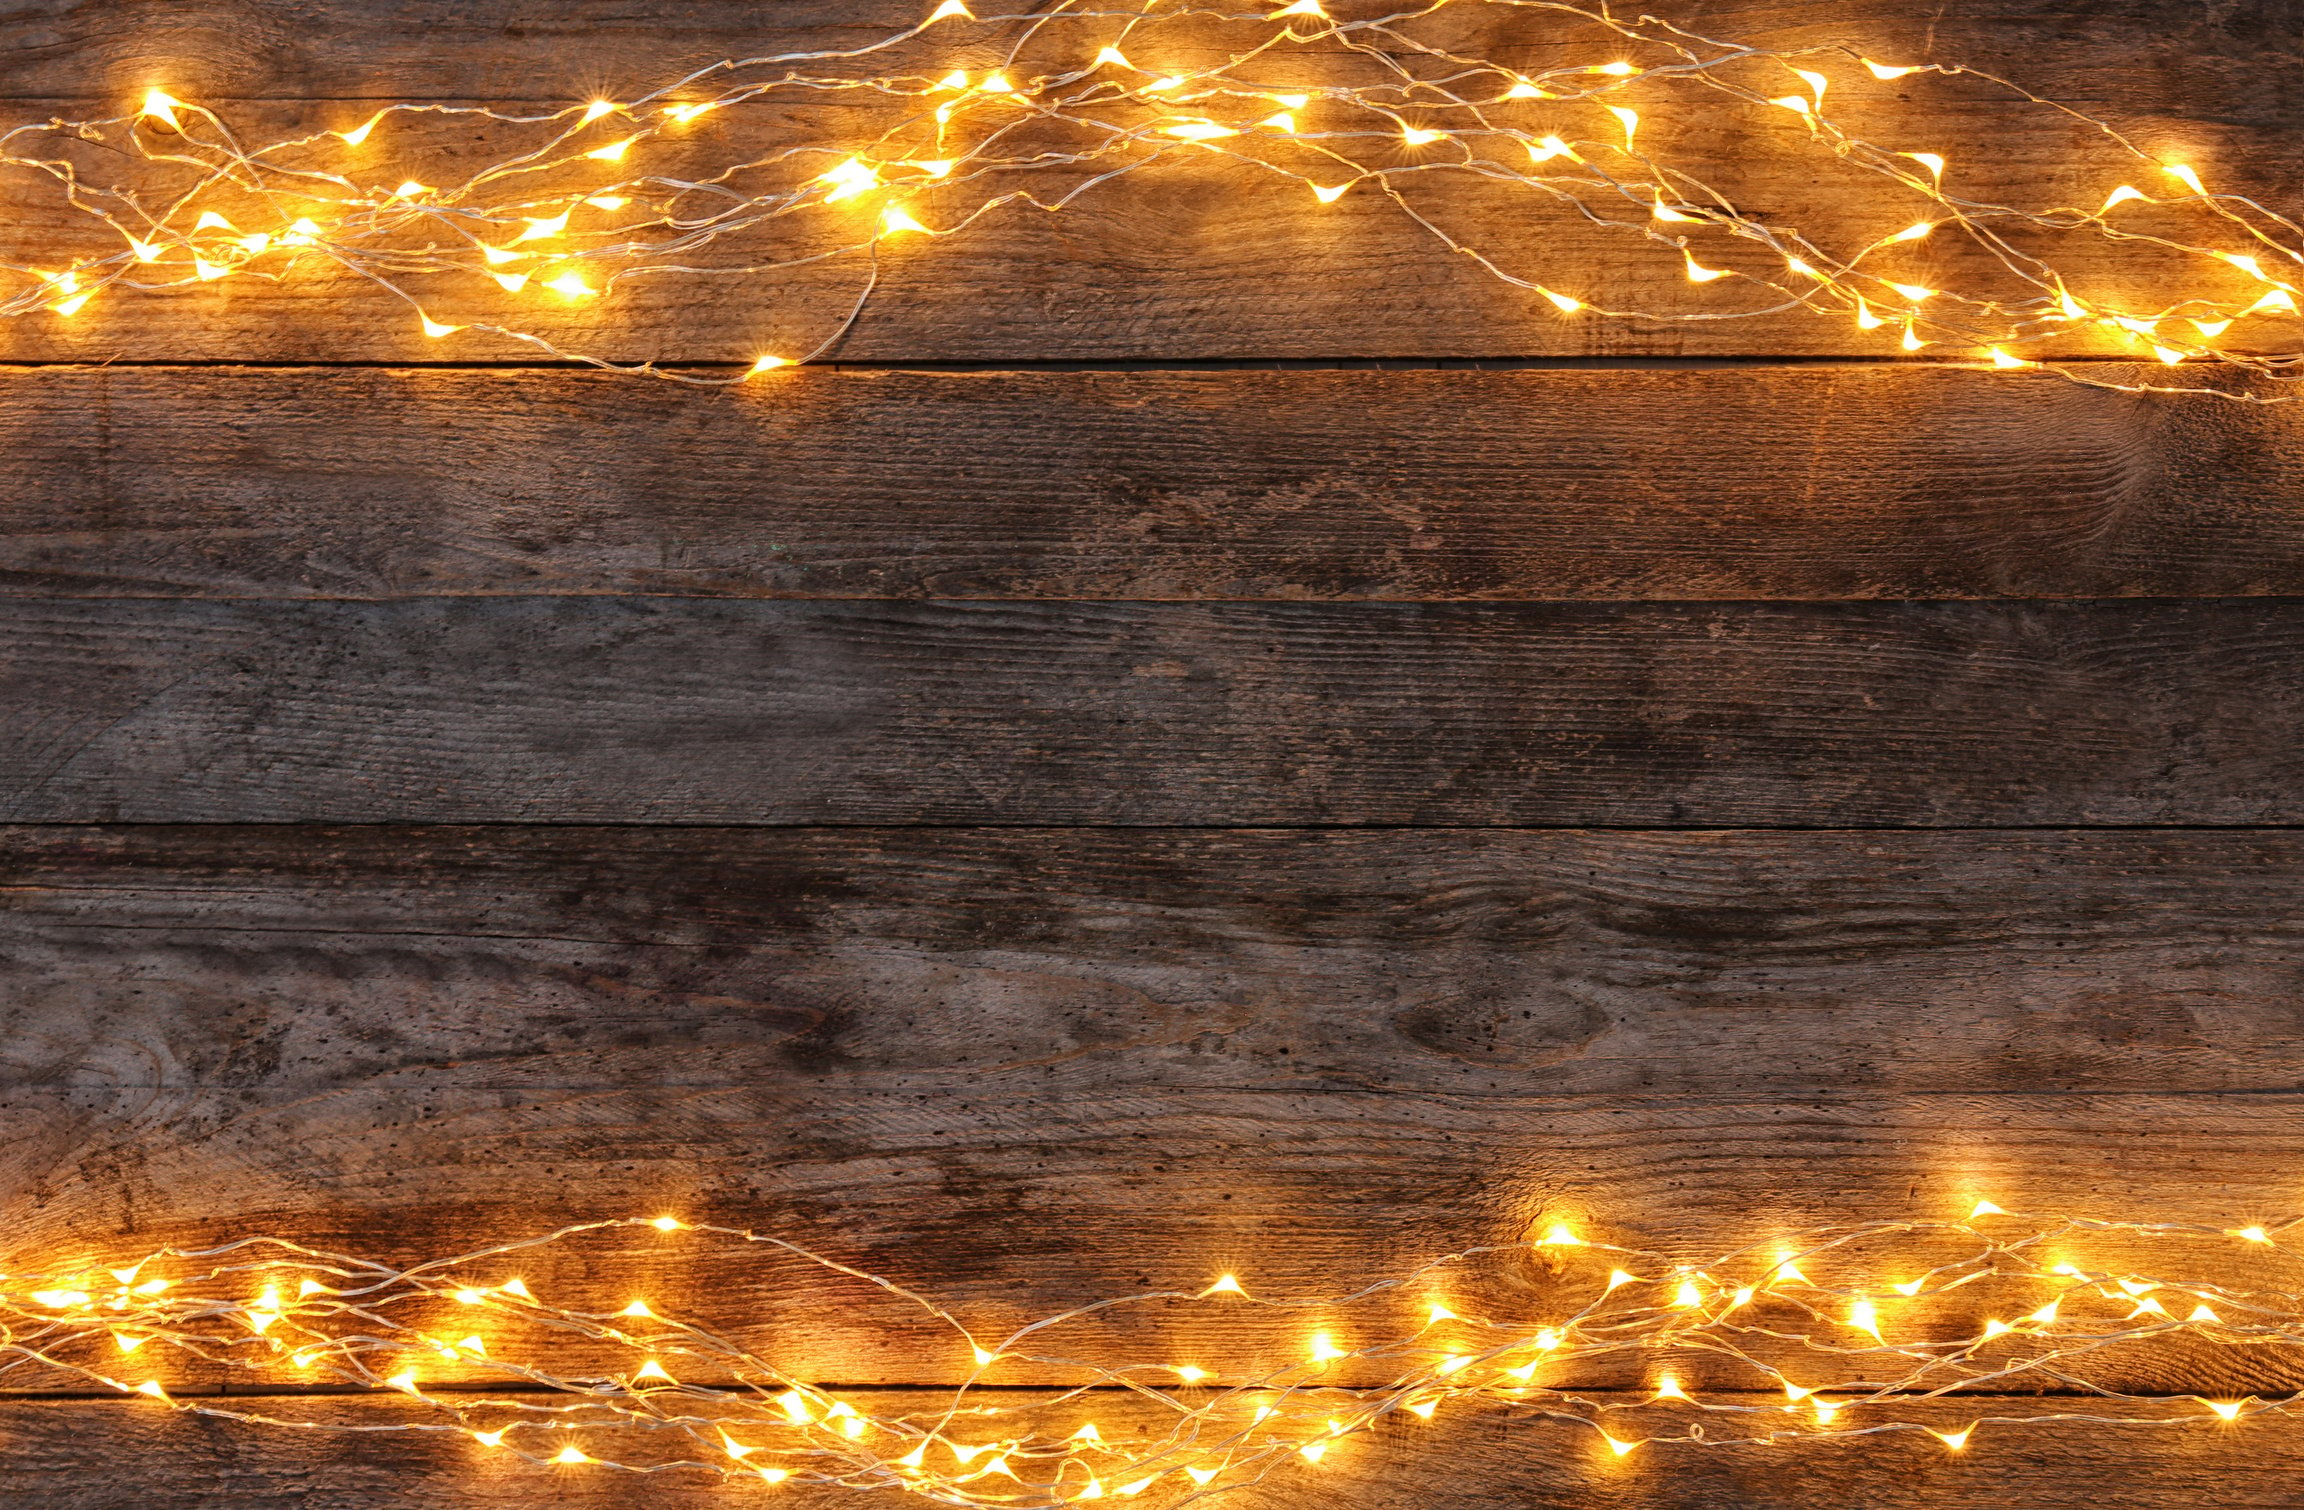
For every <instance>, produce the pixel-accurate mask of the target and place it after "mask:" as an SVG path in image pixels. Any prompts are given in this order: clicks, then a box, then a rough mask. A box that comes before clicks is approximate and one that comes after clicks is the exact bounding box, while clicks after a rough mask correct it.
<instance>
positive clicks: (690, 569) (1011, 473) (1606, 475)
mask: <svg viewBox="0 0 2304 1510" xmlns="http://www.w3.org/2000/svg"><path fill="white" fill-rule="evenodd" d="M1371 416H1376V417H1380V420H1381V422H1380V423H1377V424H1371V423H1369V420H1370V417H1371ZM0 447H5V449H6V451H7V453H8V454H9V455H11V456H13V457H15V458H17V464H18V467H19V473H18V478H17V482H16V485H15V487H14V489H13V491H12V494H11V498H10V506H9V508H8V510H7V511H6V515H5V517H4V518H0V594H6V595H9V596H16V597H60V596H133V597H324V598H392V597H402V596H435V595H467V594H470V595H491V594H494V595H511V594H528V593H537V592H551V593H562V594H574V593H599V594H609V595H619V594H678V595H683V596H690V597H716V596H727V597H771V598H919V597H936V598H1130V599H1144V598H1152V599H1412V600H1422V601H1438V600H1449V599H1577V598H1600V599H1607V598H1615V599H1635V598H1665V599H1683V600H1685V599H1840V598H1970V597H2000V596H2023V597H2117V596H2131V595H2134V596H2148V597H2183V596H2206V595H2224V596H2241V595H2250V594H2260V593H2291V594H2292V593H2296V592H2298V591H2299V590H2304V512H2300V511H2299V509H2298V507H2297V505H2296V499H2297V498H2298V497H2299V496H2304V405H2298V406H2290V407H2285V408H2262V407H2253V406H2244V405H2235V404H2226V403H2219V402H2215V401H2211V400H2189V401H2188V400H2150V399H2139V398H2135V397H2131V396H2128V395H2121V394H2111V393H2105V392H2100V391H2096V390H2090V389H2085V388H2080V387H2076V386H2073V385H2071V384H2068V383H2065V382H2062V381H2060V380H2057V379H2055V378H2051V377H2041V376H2032V375H2019V376H2007V375H1998V376H1995V375H1986V374H1977V373H1968V372H1949V371H1944V370H1933V371H1931V370H1913V369H1896V368H1882V367H1860V366H1851V367H1829V368H1801V367H1775V368H1766V369H1755V370H1750V371H1744V372H1739V373H1736V374H1734V375H1733V376H1730V375H1727V374H1724V373H1721V372H1718V371H1694V372H1668V371H1635V372H1580V371H1518V372H1476V371H1286V372H1253V371H1232V372H1201V373H1161V372H1128V373H1123V372H1060V373H999V374H993V373H925V372H891V371H863V370H855V371H808V372H804V373H797V374H790V375H786V376H784V377H782V378H779V379H778V380H777V381H776V382H775V383H774V384H773V385H760V386H755V387H753V388H749V389H746V390H743V391H741V392H737V393H727V394H717V395H700V394H698V393H695V392H693V391H691V390H688V389H684V388H676V387H673V386H672V385H669V384H650V383H637V382H633V381H630V380H626V379H618V378H614V377H609V376H604V375H575V374H549V375H547V374H541V373H535V372H526V373H515V372H458V371H438V370H423V369H401V370H387V371H378V372H345V371H336V370H328V369H304V370H298V371H288V372H281V371H267V370H251V369H238V368H222V369H210V368H172V369H121V368H112V369H73V368H47V369H22V368H18V369H0Z"/></svg>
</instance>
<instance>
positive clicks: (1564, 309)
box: [1536, 288, 1584, 1242]
mask: <svg viewBox="0 0 2304 1510" xmlns="http://www.w3.org/2000/svg"><path fill="white" fill-rule="evenodd" d="M1536 291H1537V292H1538V293H1540V294H1542V295H1543V296H1544V297H1545V298H1547V299H1549V300H1551V301H1552V305H1553V307H1554V308H1555V309H1557V310H1559V311H1560V313H1562V314H1564V315H1572V314H1574V313H1576V311H1578V310H1580V309H1582V308H1583V307H1584V301H1583V300H1581V299H1571V298H1569V297H1568V296H1567V295H1566V294H1561V293H1554V292H1553V291H1552V290H1551V289H1548V288H1540V289H1538V290H1536ZM1569 1241H1570V1242H1574V1241H1575V1239H1574V1238H1570V1239H1569Z"/></svg>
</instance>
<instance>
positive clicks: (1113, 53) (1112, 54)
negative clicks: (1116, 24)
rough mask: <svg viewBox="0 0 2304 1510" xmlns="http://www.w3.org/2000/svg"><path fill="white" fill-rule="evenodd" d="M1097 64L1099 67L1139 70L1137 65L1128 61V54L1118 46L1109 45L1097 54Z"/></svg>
mask: <svg viewBox="0 0 2304 1510" xmlns="http://www.w3.org/2000/svg"><path fill="white" fill-rule="evenodd" d="M1095 66H1096V67H1098V68H1125V69H1128V70H1130V71H1131V72H1136V71H1138V70H1137V68H1136V65H1135V64H1133V63H1131V62H1129V61H1128V55H1127V54H1126V53H1124V52H1122V51H1121V50H1120V49H1119V48H1117V47H1107V48H1105V49H1104V50H1103V51H1102V52H1100V53H1098V54H1096V64H1095Z"/></svg>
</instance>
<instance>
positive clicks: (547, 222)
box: [512, 211, 568, 242]
mask: <svg viewBox="0 0 2304 1510" xmlns="http://www.w3.org/2000/svg"><path fill="white" fill-rule="evenodd" d="M566 229H568V215H567V212H566V211H562V212H561V213H560V214H558V215H549V216H545V217H543V218H541V219H530V220H529V222H528V223H527V224H526V225H524V226H522V227H521V228H520V234H519V235H517V236H515V237H513V238H512V239H513V240H514V241H516V242H517V241H541V240H543V239H544V238H545V237H547V236H557V235H559V234H560V233H561V232H562V231H564V230H566Z"/></svg>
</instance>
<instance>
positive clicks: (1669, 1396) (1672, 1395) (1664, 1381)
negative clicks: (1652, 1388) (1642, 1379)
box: [1656, 1374, 1688, 1400]
mask: <svg viewBox="0 0 2304 1510" xmlns="http://www.w3.org/2000/svg"><path fill="white" fill-rule="evenodd" d="M1656 1398H1657V1399H1659V1400H1685V1399H1687V1398H1688V1396H1687V1394H1686V1392H1684V1391H1683V1390H1682V1389H1681V1388H1680V1381H1679V1380H1677V1379H1675V1378H1673V1377H1672V1376H1671V1375H1670V1374H1666V1375H1665V1376H1664V1377H1663V1378H1661V1379H1659V1380H1657V1381H1656Z"/></svg>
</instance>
